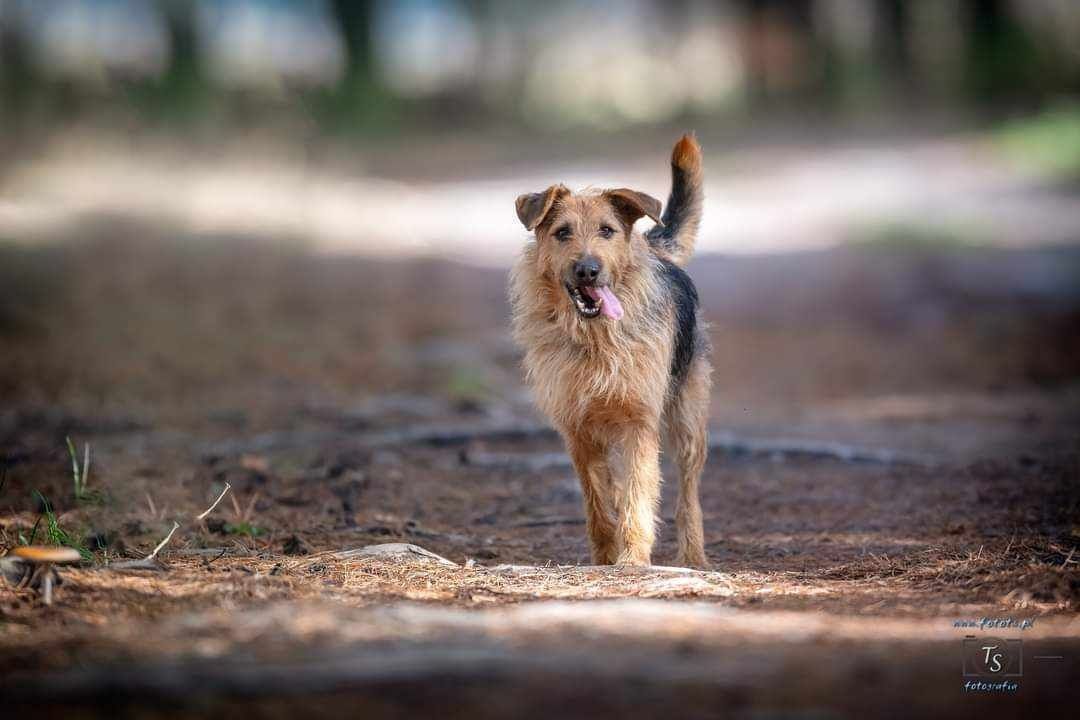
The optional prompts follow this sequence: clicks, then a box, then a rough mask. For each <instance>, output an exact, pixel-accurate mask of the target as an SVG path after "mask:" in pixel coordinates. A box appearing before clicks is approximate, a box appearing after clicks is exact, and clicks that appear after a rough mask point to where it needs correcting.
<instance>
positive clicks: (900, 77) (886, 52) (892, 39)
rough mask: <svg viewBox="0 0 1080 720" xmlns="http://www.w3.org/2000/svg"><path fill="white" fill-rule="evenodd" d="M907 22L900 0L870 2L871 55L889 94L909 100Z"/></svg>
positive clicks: (899, 98) (909, 37) (910, 58)
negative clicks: (872, 39)
mask: <svg viewBox="0 0 1080 720" xmlns="http://www.w3.org/2000/svg"><path fill="white" fill-rule="evenodd" d="M910 28H911V22H910V19H909V17H908V8H907V7H906V3H905V2H904V0H876V1H875V3H874V56H875V60H876V63H877V66H878V68H879V70H880V74H881V77H882V79H883V81H884V83H885V85H886V88H885V89H886V91H887V93H888V94H889V95H892V96H895V97H896V98H897V99H898V100H901V101H903V100H906V99H910V97H911V94H912V92H913V90H914V87H913V79H914V72H913V67H912V53H911V32H910Z"/></svg>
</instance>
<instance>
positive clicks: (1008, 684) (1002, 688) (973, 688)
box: [964, 680, 1020, 693]
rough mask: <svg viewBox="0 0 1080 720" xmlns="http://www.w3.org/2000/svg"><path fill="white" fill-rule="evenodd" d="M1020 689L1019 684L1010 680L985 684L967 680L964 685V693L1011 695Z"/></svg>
mask: <svg viewBox="0 0 1080 720" xmlns="http://www.w3.org/2000/svg"><path fill="white" fill-rule="evenodd" d="M1018 689H1020V683H1018V682H1012V681H1011V680H1003V681H1001V682H986V681H985V680H968V681H967V682H965V683H964V691H965V692H1003V693H1012V692H1016V691H1017V690H1018Z"/></svg>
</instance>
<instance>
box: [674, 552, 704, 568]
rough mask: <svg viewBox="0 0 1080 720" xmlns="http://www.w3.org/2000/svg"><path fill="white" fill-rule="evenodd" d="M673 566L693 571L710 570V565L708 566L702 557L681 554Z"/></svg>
mask: <svg viewBox="0 0 1080 720" xmlns="http://www.w3.org/2000/svg"><path fill="white" fill-rule="evenodd" d="M675 564H676V565H677V566H678V567H684V568H693V569H695V570H711V569H712V565H710V564H709V561H708V559H707V558H706V557H705V556H704V555H695V554H690V555H682V554H681V553H680V554H679V556H678V557H677V558H675Z"/></svg>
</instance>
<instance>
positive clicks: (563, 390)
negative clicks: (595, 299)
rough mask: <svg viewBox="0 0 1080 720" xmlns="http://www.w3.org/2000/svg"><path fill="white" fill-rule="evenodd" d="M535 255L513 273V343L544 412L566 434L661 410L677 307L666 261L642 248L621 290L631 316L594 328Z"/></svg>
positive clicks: (524, 258)
mask: <svg viewBox="0 0 1080 720" xmlns="http://www.w3.org/2000/svg"><path fill="white" fill-rule="evenodd" d="M636 240H638V241H641V242H642V243H643V244H644V240H643V239H642V238H641V237H640V236H639V237H638V238H636ZM535 250H536V248H535V247H530V248H526V250H525V252H524V253H523V254H522V257H521V259H520V261H519V262H518V265H517V267H516V268H515V270H514V272H513V292H512V307H513V331H514V339H515V340H516V341H517V342H518V343H519V344H520V345H521V346H522V347H523V348H525V361H524V364H525V371H526V376H527V380H528V382H529V385H530V386H531V387H532V388H533V389H534V393H535V398H536V402H537V404H538V405H539V406H540V409H541V410H542V411H543V412H544V413H545V414H547V415H548V416H549V417H551V419H552V421H553V422H554V423H555V424H556V425H557V426H559V427H565V428H572V427H575V426H578V425H580V424H582V423H583V422H584V421H585V420H586V419H592V420H594V421H595V420H597V419H600V418H606V419H608V418H609V419H611V420H614V421H616V422H619V421H620V416H622V415H627V414H629V413H631V412H649V411H651V410H659V409H661V408H662V407H663V404H664V400H665V398H666V395H667V392H668V382H667V379H668V376H669V374H670V367H671V360H672V354H673V350H672V348H673V346H674V342H673V341H674V338H673V337H671V333H670V332H668V328H669V327H670V326H671V317H670V316H671V314H672V313H673V312H674V305H673V303H671V302H670V299H669V298H666V297H665V296H664V295H665V292H664V283H663V280H662V278H661V277H660V273H661V272H662V266H661V264H660V261H659V260H658V259H657V258H655V257H654V256H652V255H651V253H649V252H648V251H647V250H645V249H644V248H642V249H641V251H640V253H639V257H638V258H637V261H638V262H639V263H640V266H639V267H638V268H636V269H635V270H634V272H633V273H631V274H629V276H628V277H627V278H626V282H625V284H623V285H620V286H616V288H615V292H616V293H618V294H619V295H620V296H622V301H623V305H624V307H626V308H627V309H626V315H625V316H624V317H623V318H622V319H621V320H620V321H619V322H617V323H609V322H593V321H589V320H582V319H580V318H579V317H577V312H576V311H575V310H574V309H573V308H572V307H571V306H570V305H569V303H567V302H565V301H564V298H563V297H562V296H564V295H565V290H563V288H562V286H561V284H560V283H558V282H557V281H553V280H552V279H551V278H545V277H543V276H542V275H537V274H536V272H535V269H534V267H535V263H536V257H535V255H536V252H535Z"/></svg>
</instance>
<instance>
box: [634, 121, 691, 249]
mask: <svg viewBox="0 0 1080 720" xmlns="http://www.w3.org/2000/svg"><path fill="white" fill-rule="evenodd" d="M702 180H703V178H702V171H701V146H700V145H698V142H697V139H696V138H695V137H694V135H693V133H687V134H686V135H683V136H682V137H681V138H679V142H677V143H675V148H674V149H673V150H672V151H671V195H669V196H668V201H667V205H666V206H665V207H664V214H663V216H661V218H660V219H661V221H662V223H663V224H657V225H655V226H653V227H652V228H651V229H650V230H649V231H648V232H647V233H645V237H646V239H648V241H649V245H651V246H652V247H653V249H654V250H656V251H657V253H658V254H661V255H664V256H666V257H668V258H670V259H671V260H672V261H673V262H674V263H675V264H676V265H685V264H686V261H687V260H689V259H690V256H691V255H693V254H694V244H695V242H696V241H697V233H698V226H699V225H700V224H701V206H702V203H703V201H704V199H705V190H704V187H703V184H702Z"/></svg>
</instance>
